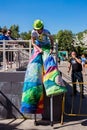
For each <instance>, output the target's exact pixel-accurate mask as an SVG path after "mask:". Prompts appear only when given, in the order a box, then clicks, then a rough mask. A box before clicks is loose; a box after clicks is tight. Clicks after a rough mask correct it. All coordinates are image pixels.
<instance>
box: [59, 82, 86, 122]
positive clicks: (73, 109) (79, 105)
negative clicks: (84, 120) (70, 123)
mask: <svg viewBox="0 0 87 130" xmlns="http://www.w3.org/2000/svg"><path fill="white" fill-rule="evenodd" d="M67 84H69V87H71V91H72V93H71V95H70V93H69V94H68V98H66V97H67V96H66V94H64V95H63V100H62V114H61V124H63V119H64V115H66V116H71V117H73V116H81V117H82V116H83V117H85V116H87V99H86V97H85V98H83V97H82V84H83V85H87V82H75V83H72V82H68V83H67ZM67 84H66V85H67ZM73 84H76V85H79V91H78V95H77V96H75V95H73V87H72V86H71V85H73ZM77 87H78V86H77ZM84 89H85V88H84ZM85 91H86V90H85ZM68 100H69V104H68V103H66V102H68ZM67 104H68V106H67ZM67 109H68V111H67Z"/></svg>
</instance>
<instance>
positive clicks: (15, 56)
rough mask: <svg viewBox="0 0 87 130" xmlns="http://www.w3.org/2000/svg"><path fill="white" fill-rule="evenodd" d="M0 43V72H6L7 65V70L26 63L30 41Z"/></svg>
mask: <svg viewBox="0 0 87 130" xmlns="http://www.w3.org/2000/svg"><path fill="white" fill-rule="evenodd" d="M0 43H1V44H0V62H1V66H2V68H1V69H0V70H2V71H6V70H7V67H8V66H9V65H10V68H8V70H11V69H16V68H20V67H22V66H24V64H27V63H28V61H29V58H30V56H31V51H32V46H31V41H30V40H0ZM26 43H27V46H26V47H25V46H24V44H25V45H26Z"/></svg>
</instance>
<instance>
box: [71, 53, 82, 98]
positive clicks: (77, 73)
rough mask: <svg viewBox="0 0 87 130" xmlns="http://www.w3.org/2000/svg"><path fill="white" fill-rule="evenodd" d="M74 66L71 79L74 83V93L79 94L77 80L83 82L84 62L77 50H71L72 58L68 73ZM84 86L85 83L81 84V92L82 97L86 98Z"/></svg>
mask: <svg viewBox="0 0 87 130" xmlns="http://www.w3.org/2000/svg"><path fill="white" fill-rule="evenodd" d="M71 67H72V73H71V79H72V83H73V95H76V94H77V90H76V84H75V83H76V81H77V80H78V82H81V83H82V82H83V75H82V62H81V59H80V58H78V57H77V54H76V52H75V51H73V52H71V59H70V60H69V66H68V73H69V72H70V70H71ZM83 89H84V86H83V84H80V93H81V96H82V98H84V94H83Z"/></svg>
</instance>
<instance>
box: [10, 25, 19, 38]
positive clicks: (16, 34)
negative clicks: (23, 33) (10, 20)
mask: <svg viewBox="0 0 87 130" xmlns="http://www.w3.org/2000/svg"><path fill="white" fill-rule="evenodd" d="M10 30H11V31H12V37H14V38H15V39H17V38H19V37H20V34H19V26H18V25H15V24H14V25H12V26H11V27H10Z"/></svg>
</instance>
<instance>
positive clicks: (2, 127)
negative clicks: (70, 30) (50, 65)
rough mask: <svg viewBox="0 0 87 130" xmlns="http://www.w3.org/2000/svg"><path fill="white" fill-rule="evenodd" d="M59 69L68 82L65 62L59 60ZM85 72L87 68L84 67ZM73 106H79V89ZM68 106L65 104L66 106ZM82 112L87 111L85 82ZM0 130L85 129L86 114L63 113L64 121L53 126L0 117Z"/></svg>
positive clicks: (28, 120)
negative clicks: (69, 114) (70, 114)
mask: <svg viewBox="0 0 87 130" xmlns="http://www.w3.org/2000/svg"><path fill="white" fill-rule="evenodd" d="M59 69H60V70H61V72H62V74H63V79H64V80H65V81H66V82H70V81H71V78H70V74H69V75H68V73H67V62H61V63H60V65H59ZM86 74H87V68H86ZM86 74H85V75H84V81H85V82H86V81H87V75H86ZM70 98H71V97H70V94H69V95H68V103H69V104H70V103H71V101H70ZM75 100H76V104H75V108H77V107H78V108H79V106H78V101H79V89H78V95H77V97H75ZM68 107H69V106H66V108H68ZM82 111H83V112H87V85H86V84H85V99H83V110H82ZM0 130H87V116H67V115H64V122H63V124H62V125H61V123H60V122H54V123H53V126H51V125H50V121H47V120H41V119H37V125H36V124H35V121H34V119H26V120H24V119H0Z"/></svg>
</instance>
